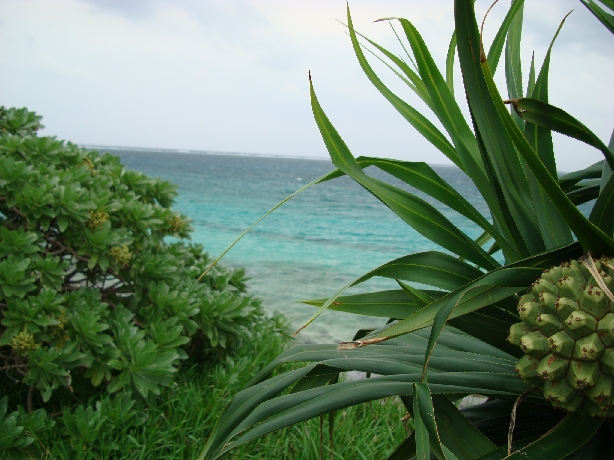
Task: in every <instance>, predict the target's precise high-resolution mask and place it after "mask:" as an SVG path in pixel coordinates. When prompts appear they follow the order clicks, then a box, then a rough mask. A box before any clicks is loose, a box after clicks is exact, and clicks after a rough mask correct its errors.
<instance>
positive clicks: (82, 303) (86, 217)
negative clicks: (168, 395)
mask: <svg viewBox="0 0 614 460" xmlns="http://www.w3.org/2000/svg"><path fill="white" fill-rule="evenodd" d="M40 120H41V117H40V116H37V115H36V114H35V113H34V112H29V111H28V110H26V109H6V108H4V107H0V130H1V134H0V319H1V321H0V323H1V326H0V370H1V371H2V373H1V374H0V387H2V385H4V386H5V387H6V386H7V385H8V384H7V383H6V382H14V381H16V380H20V381H21V382H22V383H23V385H25V386H26V387H24V388H27V389H28V390H29V391H22V392H17V393H15V394H11V395H12V397H11V395H9V398H8V399H7V398H3V399H1V400H0V431H1V433H0V450H1V449H3V448H9V447H24V446H25V445H26V444H27V443H29V442H31V441H32V438H31V437H30V438H29V437H28V436H26V434H27V433H28V432H30V433H31V432H35V431H36V427H39V428H41V429H42V427H43V426H44V424H45V423H48V421H47V422H46V421H45V417H46V416H45V413H44V411H43V410H40V409H39V410H38V411H37V410H34V409H36V408H37V406H42V407H44V406H45V403H47V404H53V403H54V401H56V403H57V401H60V400H62V398H65V396H66V395H67V394H70V392H73V396H75V398H73V402H74V401H75V399H76V400H77V403H81V402H83V400H84V399H85V398H91V397H92V396H94V395H98V396H97V397H98V403H96V407H97V409H96V410H94V409H92V408H91V407H88V408H84V407H82V406H79V407H77V408H76V409H74V410H68V409H64V416H63V423H64V424H65V426H66V429H67V430H68V432H69V433H71V434H72V435H73V436H74V437H75V439H78V440H79V443H80V442H82V443H85V444H91V443H92V442H93V439H95V438H96V437H97V436H99V435H100V434H101V433H104V432H107V431H108V430H112V429H113V427H114V426H115V425H119V424H123V425H124V426H125V425H126V423H128V424H133V425H134V424H138V423H140V422H142V421H143V417H144V414H143V413H142V412H137V411H136V408H137V407H139V406H140V404H141V402H142V401H143V400H145V399H146V398H147V397H148V396H149V395H150V394H152V393H153V394H159V393H160V390H161V387H165V386H169V385H170V384H171V383H172V381H173V376H174V374H175V372H176V371H177V367H178V365H179V364H180V363H181V360H184V359H186V358H187V357H188V354H190V353H192V354H198V355H199V356H203V355H204V354H206V352H207V351H210V350H219V349H220V348H227V347H229V346H230V345H232V343H233V342H234V341H236V340H237V338H239V337H240V336H241V335H244V334H245V333H246V330H245V326H246V325H248V324H251V323H253V322H254V321H255V320H258V319H259V318H261V317H262V315H263V314H262V309H261V306H260V302H259V301H258V300H256V299H254V298H252V297H250V296H248V295H247V294H246V293H245V278H244V272H243V271H242V270H229V269H224V268H219V267H215V268H214V269H213V270H211V271H210V272H209V273H208V275H207V276H206V277H203V278H202V279H200V280H199V276H200V274H201V273H203V271H204V270H205V268H206V267H207V265H208V264H209V263H210V259H209V257H208V255H207V254H206V253H204V252H203V247H202V246H200V245H196V244H188V243H186V242H184V241H183V240H185V239H186V238H189V232H190V226H189V221H188V219H187V218H186V217H185V216H182V215H180V214H179V213H177V212H175V211H173V210H172V208H171V205H172V204H173V199H174V198H175V196H176V187H175V186H174V185H172V184H170V183H168V182H166V181H163V180H158V179H152V178H149V177H147V176H145V175H143V174H141V173H139V172H135V171H129V170H126V169H125V168H124V166H122V164H121V163H120V160H119V158H117V157H115V156H112V155H110V154H99V153H98V152H91V151H87V150H84V149H82V148H79V147H77V146H76V145H74V144H71V143H65V142H63V141H59V140H57V139H56V138H55V137H39V136H38V135H37V131H38V130H39V129H40V128H41V127H42V126H41V125H40ZM3 380H4V382H5V383H4V384H3V383H2V381H3ZM76 381H78V386H79V391H77V389H76V388H73V387H74V386H75V385H77V384H76V383H74V382H76ZM37 392H38V393H39V394H40V398H38V397H37V396H36V393H37ZM57 393H59V394H57ZM77 393H78V395H77ZM15 395H17V396H15ZM52 397H53V400H51V401H50V399H51V398H52ZM80 398H81V399H80ZM135 402H137V404H136V405H135ZM20 404H23V405H25V406H26V407H27V410H24V409H23V408H21V407H18V406H19V405H20ZM58 404H59V403H58ZM73 404H74V403H73ZM9 409H10V410H13V409H14V411H13V412H11V411H10V410H9ZM7 414H8V415H7ZM19 427H22V428H19ZM28 427H30V428H28ZM11 430H12V431H11ZM75 447H76V446H75Z"/></svg>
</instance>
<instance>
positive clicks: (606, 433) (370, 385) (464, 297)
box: [200, 0, 614, 460]
mask: <svg viewBox="0 0 614 460" xmlns="http://www.w3.org/2000/svg"><path fill="white" fill-rule="evenodd" d="M581 1H582V3H583V4H584V5H585V6H587V7H588V8H589V10H590V11H591V12H592V13H593V14H595V15H596V16H597V18H598V19H599V20H600V21H601V22H602V23H603V24H605V25H606V27H608V28H609V29H610V30H612V28H611V25H612V22H611V19H612V17H611V15H610V14H609V13H606V12H605V10H604V9H602V8H601V7H600V6H597V4H596V3H595V2H593V1H587V0H581ZM601 3H603V5H604V8H608V9H612V7H613V5H612V2H611V1H610V0H608V1H606V0H603V1H601ZM508 6H509V9H508V12H507V14H506V16H505V18H504V20H503V22H502V23H501V25H500V27H499V29H498V31H497V33H496V35H495V38H494V40H493V42H492V43H491V44H490V46H489V47H487V46H486V44H484V43H483V41H482V34H481V30H480V28H479V26H478V22H477V20H476V16H475V11H474V2H473V1H472V0H455V1H454V23H455V31H454V32H453V34H452V36H451V40H450V46H449V49H448V55H447V58H446V61H445V69H440V68H439V67H438V66H437V65H436V63H435V60H434V59H433V57H432V56H431V54H430V51H429V49H428V47H427V45H426V43H425V42H424V40H423V39H422V37H421V35H420V33H419V32H418V30H417V29H416V27H415V26H414V25H413V24H412V22H411V21H409V20H407V19H401V18H387V19H385V21H390V22H391V24H392V23H393V22H394V23H396V24H398V26H399V27H400V29H401V32H400V33H397V30H396V29H394V26H393V30H395V34H397V37H398V38H399V40H400V41H401V37H402V38H403V39H404V41H401V44H402V48H403V50H404V51H405V52H406V56H398V55H395V54H393V53H392V52H389V51H388V50H386V49H384V48H382V47H381V46H379V45H377V44H376V43H374V42H373V41H371V40H369V39H368V38H366V37H364V36H362V35H361V34H359V33H358V32H357V31H356V30H354V26H353V23H352V18H351V15H350V11H349V7H348V16H347V27H348V33H349V36H350V39H351V42H352V46H353V49H354V52H355V54H356V57H357V59H358V62H359V64H360V66H361V68H362V70H363V71H364V73H365V75H366V76H367V78H368V79H369V80H370V81H371V83H372V84H373V85H374V87H375V88H376V89H377V90H378V91H379V92H380V93H381V94H382V95H383V96H384V98H385V99H386V100H387V101H388V102H390V104H391V105H392V107H393V108H394V109H395V110H397V111H398V112H399V114H400V115H401V116H402V117H403V118H404V119H405V120H406V121H407V122H408V123H409V124H410V125H411V126H412V127H413V128H415V129H416V130H417V131H418V132H419V133H420V134H422V135H423V136H424V137H425V138H426V139H427V140H428V141H429V142H430V143H431V144H432V146H433V148H435V149H437V150H439V151H440V152H441V153H443V154H444V155H445V156H446V157H447V158H448V159H449V160H450V161H451V162H452V163H454V164H455V165H456V166H457V167H458V168H459V169H460V170H461V171H462V172H463V173H464V174H466V175H467V176H468V177H469V178H470V179H471V180H472V182H473V183H474V184H475V186H476V188H477V190H478V192H479V193H480V195H481V197H482V198H483V199H484V201H485V202H486V204H487V206H488V210H489V213H488V215H482V214H481V213H480V212H479V210H478V209H476V208H475V207H474V206H472V205H471V203H469V202H468V201H467V200H466V199H465V198H463V196H462V195H461V194H460V193H459V192H458V191H457V190H455V189H454V187H453V185H452V184H450V183H448V182H446V181H445V180H444V179H443V178H442V177H440V176H439V175H438V174H437V173H436V171H434V170H433V169H432V168H430V167H429V166H428V165H427V164H425V163H419V162H409V161H399V160H394V159H381V158H371V157H358V158H355V157H354V156H353V155H352V153H351V151H350V149H349V148H348V146H347V145H346V143H345V142H344V140H343V138H342V137H341V135H340V134H339V132H338V131H337V130H336V129H335V127H334V126H333V124H332V123H331V121H330V120H329V119H328V117H327V115H326V113H325V111H324V109H323V108H322V106H321V105H320V102H319V101H318V98H317V96H316V92H315V89H314V86H313V83H312V82H311V81H310V95H311V106H312V111H313V114H314V118H315V121H316V124H317V126H318V128H319V130H320V133H321V135H322V139H323V141H324V144H325V146H326V149H327V150H328V153H329V154H330V157H331V159H332V161H333V164H334V165H335V167H336V168H337V169H336V170H334V171H331V172H330V173H328V174H326V175H325V176H323V177H321V178H319V179H317V180H316V181H314V182H313V183H312V184H309V186H312V185H315V184H317V183H320V182H323V181H326V180H330V179H334V178H336V177H339V176H342V175H347V176H349V177H351V178H352V179H353V180H354V181H356V182H357V183H358V184H360V185H361V186H362V187H364V188H365V189H366V190H367V191H369V192H370V193H372V194H373V195H374V196H375V197H376V198H378V199H379V200H380V201H381V202H382V203H383V204H384V205H385V206H387V207H388V208H389V209H390V210H391V211H392V212H394V213H395V214H396V215H397V216H398V217H399V218H400V219H402V220H403V221H404V222H405V223H406V224H407V225H408V226H410V227H411V228H413V229H414V230H415V231H417V232H419V233H421V234H422V235H424V236H425V237H427V238H429V239H430V240H431V241H432V242H434V243H436V244H437V245H438V246H439V247H440V248H441V250H436V251H428V252H420V253H416V254H409V255H406V256H403V257H400V258H398V259H396V260H393V261H390V262H388V263H386V264H384V265H382V266H380V267H376V268H374V269H373V270H371V271H370V272H368V273H366V274H364V275H362V276H361V277H359V278H358V279H356V280H353V281H351V282H349V283H348V284H347V285H346V286H344V287H342V288H340V289H339V290H338V291H337V292H336V293H334V294H333V295H331V296H328V297H327V298H321V299H312V300H306V301H305V303H307V304H309V305H313V306H316V307H318V311H317V312H316V313H315V315H314V316H313V318H312V319H311V320H310V321H308V322H307V324H305V326H307V325H308V324H309V323H310V322H311V321H313V320H315V319H316V318H317V317H318V315H320V314H321V313H322V311H324V310H325V309H327V308H331V309H335V310H339V311H345V312H349V313H355V314H361V315H370V316H374V317H385V318H389V321H388V323H387V324H386V325H385V326H384V327H381V328H379V329H376V330H361V331H358V332H357V333H356V336H355V337H354V339H353V340H352V341H350V342H340V343H339V344H337V345H336V346H335V345H297V346H294V347H292V348H290V349H289V350H287V351H286V352H284V353H283V354H282V355H280V356H279V357H278V358H277V359H276V360H275V361H273V362H272V363H271V364H270V365H269V366H267V367H266V368H265V369H263V370H262V371H261V373H260V374H259V375H257V376H256V377H254V379H253V380H252V381H251V382H250V384H249V385H248V386H247V387H246V388H245V389H244V390H243V391H241V392H240V393H238V394H237V395H236V396H235V398H234V400H233V401H232V402H231V403H230V404H229V405H228V406H227V407H226V409H225V410H224V412H223V413H222V414H221V416H220V419H219V421H218V424H217V426H216V428H215V429H214V431H213V433H212V435H211V437H210V438H209V440H208V442H207V445H206V446H205V448H204V450H203V452H202V454H201V457H200V458H201V459H209V458H220V457H223V456H225V455H226V454H227V453H228V452H229V451H230V450H231V449H233V448H234V447H236V446H239V445H242V444H244V443H246V442H248V441H250V440H252V439H254V438H257V437H259V436H262V435H264V434H266V433H269V432H271V431H274V430H277V429H280V428H284V427H287V426H290V425H292V424H295V423H298V422H301V421H304V420H307V419H309V418H312V417H316V416H323V415H324V414H329V417H334V413H335V412H336V411H339V410H343V409H344V408H346V407H348V406H352V405H356V404H360V403H364V402H368V401H373V400H376V399H379V398H386V397H390V396H399V397H400V399H401V401H402V402H403V405H404V406H405V408H406V410H407V412H408V415H409V416H410V417H411V418H412V420H413V426H414V431H413V432H412V433H411V434H410V435H409V436H408V437H407V439H406V440H405V441H404V442H403V443H401V444H400V445H398V446H391V453H390V456H389V457H388V458H389V459H406V458H418V459H429V458H433V457H436V458H438V459H448V460H451V459H480V460H486V459H502V458H523V459H562V458H591V459H592V458H594V459H600V458H610V457H612V456H613V455H614V435H613V434H612V430H611V427H612V426H613V425H612V420H611V419H609V420H607V422H606V421H605V420H604V418H600V417H590V416H589V415H587V414H582V413H578V412H565V411H561V410H560V409H557V408H556V407H553V405H552V404H551V403H550V402H549V401H548V400H546V398H545V397H544V395H543V393H542V392H541V390H534V389H532V388H531V387H529V385H527V384H526V383H525V382H523V381H522V380H521V379H520V378H519V377H518V376H517V375H516V370H515V365H516V363H517V362H518V358H520V357H521V356H523V351H522V350H521V349H520V347H518V346H516V345H514V344H511V343H509V342H508V341H507V340H506V338H507V336H508V330H509V329H510V327H511V326H512V325H513V324H514V323H518V322H519V319H520V317H519V314H518V311H517V306H518V302H519V299H520V296H521V295H522V294H524V293H526V292H527V291H529V290H530V289H531V285H532V284H533V283H534V282H535V280H537V279H538V278H539V277H540V275H541V274H542V272H544V271H545V270H548V269H550V268H552V267H554V266H557V265H561V264H565V263H567V262H568V261H570V260H573V259H578V258H580V257H582V256H584V257H585V258H586V259H584V260H589V255H591V254H592V255H593V256H595V259H597V257H599V256H607V257H611V256H613V255H614V238H613V236H614V218H613V217H612V216H614V212H613V211H614V209H613V208H612V204H611V202H612V196H613V193H614V175H612V169H614V152H613V149H614V136H613V138H612V139H611V140H610V142H609V145H608V144H606V143H605V142H603V141H602V140H600V139H599V137H598V136H596V135H595V134H594V133H592V132H591V131H590V129H589V128H588V127H586V126H585V125H584V124H582V123H581V122H580V121H579V120H577V119H576V118H574V117H573V116H571V115H570V114H568V113H567V112H566V111H564V110H563V109H561V108H558V107H555V106H553V105H551V104H550V103H549V97H548V81H549V78H550V77H549V67H550V59H551V54H552V50H553V44H554V40H555V39H556V36H557V35H558V34H559V32H560V30H561V27H562V25H563V23H561V26H560V27H559V29H558V30H556V31H553V35H554V38H553V40H552V42H551V43H550V46H549V48H548V50H547V53H546V56H545V58H544V60H543V62H542V63H541V65H539V64H536V62H535V60H534V58H532V59H531V61H530V65H529V72H528V78H527V75H525V76H524V77H523V73H522V59H521V55H520V48H521V46H520V44H521V36H522V26H523V14H524V6H525V5H524V1H523V0H512V1H511V2H510V3H509V4H508ZM562 19H563V21H564V20H565V19H564V18H562ZM405 42H406V43H407V44H405ZM365 50H367V51H369V52H371V53H372V54H374V55H375V56H376V57H377V58H378V59H380V60H381V61H383V62H384V63H385V64H386V65H387V66H388V67H389V68H390V69H392V70H393V72H394V74H395V75H396V76H397V77H399V78H400V79H401V80H402V81H403V82H404V83H405V84H406V86H407V88H408V89H409V90H410V92H412V93H413V94H414V96H416V97H417V99H418V100H419V102H420V103H421V104H424V105H425V106H426V108H427V110H428V116H427V115H424V114H423V113H421V112H420V111H419V110H417V109H416V108H415V107H414V106H413V105H412V103H410V102H408V101H406V100H404V99H402V98H401V97H400V96H398V95H397V94H395V93H393V92H392V91H391V90H390V89H389V87H388V86H387V85H386V83H384V81H383V80H382V79H380V77H379V76H378V75H377V74H376V72H375V71H374V70H373V68H372V67H371V64H370V63H369V61H368V60H367V57H366V54H365ZM501 60H503V63H504V72H505V81H506V88H505V89H506V92H507V94H506V96H502V95H501V92H500V90H499V88H498V87H497V85H496V84H495V80H494V77H493V76H494V74H495V72H496V70H497V68H498V67H499V61H501ZM457 62H458V63H459V64H460V69H461V72H462V75H461V76H462V82H463V86H464V90H465V94H464V95H462V96H460V95H456V94H455V92H454V88H455V85H454V69H455V64H456V63H457ZM604 78H607V75H604ZM310 80H311V78H310ZM464 100H466V101H467V103H468V108H469V116H468V117H465V116H464V115H463V110H462V104H463V103H464ZM553 132H558V133H562V134H564V135H566V136H569V137H571V138H573V139H576V140H578V141H580V142H583V143H585V144H588V145H590V146H591V147H594V148H595V149H597V150H598V151H599V152H601V154H603V157H604V160H603V161H600V162H598V163H596V164H594V165H592V166H590V167H589V168H586V169H584V170H580V171H575V172H572V173H570V174H567V175H560V174H559V172H558V170H557V166H556V159H555V152H554V144H553V140H552V135H553ZM368 166H374V167H376V168H379V169H381V170H383V171H385V172H386V173H388V174H390V175H392V176H394V177H395V178H396V179H398V180H400V181H402V182H403V183H404V185H405V187H399V186H397V185H394V184H391V183H387V182H384V181H382V180H379V179H377V178H375V177H372V176H371V175H369V174H368V171H367V170H365V169H366V168H367V167H368ZM397 183H398V182H397ZM309 186H307V187H304V188H303V189H301V191H302V190H304V189H305V188H308V187H309ZM407 186H409V187H407ZM416 190H417V191H419V192H422V193H423V194H426V195H428V197H429V198H430V199H433V200H435V201H437V202H439V203H441V204H442V205H445V206H447V207H449V208H450V209H451V211H452V212H455V213H457V214H458V215H459V216H463V217H465V218H467V219H469V220H470V221H472V222H473V223H474V224H475V225H477V226H478V227H480V228H481V230H482V232H483V233H482V235H481V236H480V237H479V238H477V239H472V238H470V237H469V236H468V235H467V234H466V233H465V232H463V230H462V229H460V228H458V227H456V226H455V225H454V224H453V223H452V221H451V220H450V219H448V218H447V217H446V215H444V213H442V212H441V211H440V210H439V209H438V208H436V207H435V206H433V205H431V204H430V203H429V202H428V201H427V200H424V199H423V198H422V197H421V196H419V195H418V193H416ZM282 203H283V202H282ZM581 204H584V207H583V210H581V209H580V208H579V207H578V206H579V205H581ZM348 205H351V204H350V203H348ZM273 209H275V208H273ZM587 210H588V211H587ZM608 260H609V259H608ZM375 276H379V277H385V278H390V279H394V280H396V281H397V282H398V285H399V288H400V289H397V290H389V291H382V292H371V293H366V294H360V295H353V296H347V295H343V294H344V291H345V290H346V289H347V288H349V287H351V286H354V285H357V284H360V283H362V282H364V281H366V280H368V279H370V278H372V277H375ZM597 276H599V275H597ZM600 286H601V284H600ZM536 289H537V288H535V289H534V292H537V294H536V295H539V292H538V290H536ZM553 298H554V297H553ZM612 298H614V295H613V297H612ZM554 301H556V299H555V298H554ZM554 301H553V302H554ZM553 305H554V304H553ZM609 305H610V307H608V308H611V311H613V312H614V304H609ZM553 308H554V306H553ZM305 326H304V327H305ZM605 332H606V333H607V332H608V331H605ZM610 351H611V350H610ZM288 362H299V363H307V364H306V365H305V367H302V368H298V369H296V368H295V369H294V370H292V371H289V372H285V373H280V374H277V375H275V370H276V369H277V367H278V366H280V365H281V364H284V363H288ZM516 369H517V367H516ZM346 371H361V372H364V373H366V375H367V376H368V378H365V379H362V380H355V381H346V382H343V381H340V379H339V374H340V373H341V372H346ZM608 381H609V380H608ZM611 391H614V390H613V389H612V388H611V386H610V388H609V389H605V390H604V392H605V393H607V394H610V393H608V392H611ZM605 393H604V394H605ZM469 395H480V396H483V397H484V399H485V400H486V402H485V403H483V404H480V405H477V406H474V407H469V408H462V409H460V408H459V407H462V406H460V405H459V404H456V403H457V402H458V401H459V400H462V399H463V398H465V397H467V396H469ZM391 423H394V421H391Z"/></svg>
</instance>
